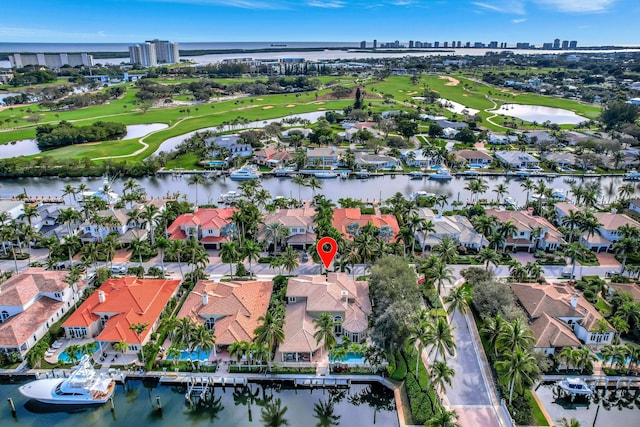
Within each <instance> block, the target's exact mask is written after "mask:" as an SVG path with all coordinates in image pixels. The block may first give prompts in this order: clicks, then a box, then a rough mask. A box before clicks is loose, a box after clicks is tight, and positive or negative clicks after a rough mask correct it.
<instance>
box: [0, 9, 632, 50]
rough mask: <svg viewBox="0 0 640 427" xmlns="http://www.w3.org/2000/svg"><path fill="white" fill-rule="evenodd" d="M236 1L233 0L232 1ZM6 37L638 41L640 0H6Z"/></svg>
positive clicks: (0, 27) (1, 28) (0, 23)
mask: <svg viewBox="0 0 640 427" xmlns="http://www.w3.org/2000/svg"><path fill="white" fill-rule="evenodd" d="M229 4H233V6H229ZM1 10H2V19H0V41H2V42H70V43H73V42H76V43H80V42H85V43H120V42H125V43H128V42H134V41H135V42H137V41H142V40H145V39H150V38H161V39H169V40H173V41H181V42H198V41H200V42H205V41H210V42H218V41H219V42H227V41H351V42H356V41H360V40H369V41H370V40H372V39H374V38H375V39H377V40H378V41H379V42H384V41H393V40H400V41H407V40H422V41H434V40H440V41H444V40H461V41H463V42H465V41H472V42H473V41H482V42H488V41H491V40H496V41H506V42H510V43H515V42H517V41H524V42H532V43H536V44H540V43H542V42H545V41H552V40H553V39H554V38H556V37H558V38H560V39H568V40H578V43H579V45H581V46H585V45H593V44H624V45H630V44H633V45H640V30H639V29H638V22H637V17H638V16H640V1H638V0H100V1H97V2H93V1H86V0H56V1H51V0H23V1H9V0H5V1H3V5H2V8H1Z"/></svg>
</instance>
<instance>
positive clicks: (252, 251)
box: [242, 240, 262, 275]
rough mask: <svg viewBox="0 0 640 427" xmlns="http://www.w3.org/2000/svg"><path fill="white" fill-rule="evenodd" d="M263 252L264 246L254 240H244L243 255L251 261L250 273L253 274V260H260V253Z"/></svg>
mask: <svg viewBox="0 0 640 427" xmlns="http://www.w3.org/2000/svg"><path fill="white" fill-rule="evenodd" d="M261 253H262V247H261V246H260V245H259V244H258V243H257V242H254V241H253V240H247V241H246V242H244V247H243V248H242V256H243V257H244V258H246V259H247V260H248V261H249V275H251V274H252V273H251V263H252V262H253V261H258V260H259V259H260V254H261Z"/></svg>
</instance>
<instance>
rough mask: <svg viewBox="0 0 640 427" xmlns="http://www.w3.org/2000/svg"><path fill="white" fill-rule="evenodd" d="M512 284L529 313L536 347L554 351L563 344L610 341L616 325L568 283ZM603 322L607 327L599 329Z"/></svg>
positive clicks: (576, 345)
mask: <svg viewBox="0 0 640 427" xmlns="http://www.w3.org/2000/svg"><path fill="white" fill-rule="evenodd" d="M511 288H512V289H513V291H514V292H515V294H516V298H518V302H519V303H520V305H521V306H522V307H523V308H524V310H525V312H526V313H527V315H528V317H529V326H530V327H531V329H532V330H533V335H534V337H535V340H536V342H535V344H534V348H535V349H536V350H538V351H544V352H545V353H546V354H548V355H549V354H554V352H555V351H556V349H560V348H562V347H578V346H581V345H582V344H581V341H582V342H583V343H584V344H586V345H591V346H594V345H595V346H601V345H605V344H611V342H612V341H613V336H614V332H615V331H614V329H613V328H612V327H611V325H609V323H608V322H606V321H604V322H603V320H604V318H603V317H602V315H601V314H600V313H599V312H598V310H596V308H595V307H594V306H593V305H592V304H591V303H589V301H587V300H586V299H585V298H584V296H582V295H581V294H580V293H576V291H575V289H573V288H571V287H569V286H568V285H550V284H546V283H543V284H540V283H514V284H512V285H511ZM601 324H602V325H603V326H604V330H603V331H600V327H601Z"/></svg>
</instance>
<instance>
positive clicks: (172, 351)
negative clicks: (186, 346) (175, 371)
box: [167, 345, 182, 366]
mask: <svg viewBox="0 0 640 427" xmlns="http://www.w3.org/2000/svg"><path fill="white" fill-rule="evenodd" d="M181 355H182V352H181V351H180V349H179V348H178V347H176V346H175V345H171V346H169V348H168V349H167V359H171V360H172V361H173V366H176V365H177V364H178V361H179V360H180V356H181Z"/></svg>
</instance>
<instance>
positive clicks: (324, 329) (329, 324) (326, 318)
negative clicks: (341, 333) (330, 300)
mask: <svg viewBox="0 0 640 427" xmlns="http://www.w3.org/2000/svg"><path fill="white" fill-rule="evenodd" d="M313 324H314V325H315V326H316V332H315V333H314V334H313V338H315V340H316V343H317V344H320V341H324V345H323V346H322V347H323V349H325V350H329V349H331V348H333V347H334V346H335V345H336V342H337V340H336V336H335V328H336V323H335V321H334V320H333V316H331V314H329V313H326V312H325V313H322V314H321V315H320V317H319V318H317V319H313Z"/></svg>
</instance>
